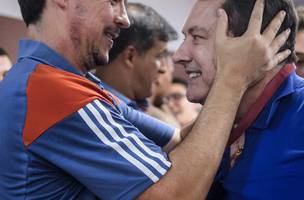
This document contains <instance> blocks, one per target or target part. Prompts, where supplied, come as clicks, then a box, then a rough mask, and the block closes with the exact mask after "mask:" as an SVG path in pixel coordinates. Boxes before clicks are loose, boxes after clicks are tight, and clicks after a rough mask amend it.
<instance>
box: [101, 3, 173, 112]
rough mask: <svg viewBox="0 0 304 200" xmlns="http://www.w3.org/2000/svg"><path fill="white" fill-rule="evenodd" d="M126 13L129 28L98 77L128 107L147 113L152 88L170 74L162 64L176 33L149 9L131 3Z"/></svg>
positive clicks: (123, 33) (117, 42)
mask: <svg viewBox="0 0 304 200" xmlns="http://www.w3.org/2000/svg"><path fill="white" fill-rule="evenodd" d="M127 12H128V16H129V19H130V28H128V29H125V30H122V31H121V33H120V36H119V37H118V38H117V39H116V40H115V43H114V45H113V48H112V49H111V50H110V55H109V57H110V60H109V63H108V64H107V65H105V66H102V67H100V68H98V69H97V72H96V76H97V77H98V78H100V79H101V80H102V82H104V83H105V84H104V87H105V88H106V89H107V90H109V91H110V92H112V93H113V94H115V95H116V96H117V97H118V98H119V99H121V100H122V101H124V102H125V103H126V104H127V105H129V106H131V107H133V108H135V109H137V110H146V109H147V107H148V102H147V99H146V98H147V97H149V96H151V95H152V84H153V83H154V82H156V81H157V79H158V76H159V74H161V73H164V72H165V71H166V70H167V69H166V68H165V66H164V65H163V61H162V60H163V57H164V56H165V55H166V53H167V51H168V50H167V43H168V42H169V41H172V40H175V39H177V32H176V31H175V30H174V28H173V27H172V26H171V25H169V24H168V22H167V21H166V20H165V19H164V18H163V17H162V16H160V15H159V14H158V13H157V12H156V11H155V10H154V9H152V8H151V7H149V6H146V5H143V4H139V3H128V5H127ZM112 74H115V76H112Z"/></svg>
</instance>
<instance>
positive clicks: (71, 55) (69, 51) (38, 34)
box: [28, 24, 86, 74]
mask: <svg viewBox="0 0 304 200" xmlns="http://www.w3.org/2000/svg"><path fill="white" fill-rule="evenodd" d="M51 29H52V28H51V27H44V25H43V24H39V25H30V26H29V28H28V35H29V37H30V39H33V40H36V41H39V42H42V43H44V44H46V45H47V46H49V47H50V48H52V49H53V50H55V51H56V52H57V53H58V54H60V55H61V56H62V57H64V58H65V59H66V60H67V61H68V62H69V63H70V64H71V65H72V66H74V67H75V68H76V69H77V70H78V71H80V72H81V73H83V74H85V73H86V70H85V69H84V68H82V67H81V65H80V64H79V63H78V62H77V59H75V58H77V57H78V56H77V55H76V54H77V52H76V50H75V49H74V48H73V44H72V41H71V40H70V39H67V38H68V37H66V36H65V33H64V32H62V31H60V30H58V31H56V27H54V28H53V30H52V31H48V30H51ZM54 32H55V33H56V34H53V33H54ZM58 36H59V37H58Z"/></svg>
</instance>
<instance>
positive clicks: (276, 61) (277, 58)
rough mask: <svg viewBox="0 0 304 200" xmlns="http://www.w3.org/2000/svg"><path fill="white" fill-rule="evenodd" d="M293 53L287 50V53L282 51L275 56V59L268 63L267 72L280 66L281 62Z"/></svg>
mask: <svg viewBox="0 0 304 200" xmlns="http://www.w3.org/2000/svg"><path fill="white" fill-rule="evenodd" d="M290 53H291V51H290V50H289V49H286V50H285V51H282V52H280V53H278V54H276V55H275V56H274V58H273V59H271V61H270V62H269V63H268V66H267V70H271V69H273V68H275V67H276V66H278V65H279V64H280V63H281V62H283V61H284V60H285V59H286V58H288V56H289V55H290Z"/></svg>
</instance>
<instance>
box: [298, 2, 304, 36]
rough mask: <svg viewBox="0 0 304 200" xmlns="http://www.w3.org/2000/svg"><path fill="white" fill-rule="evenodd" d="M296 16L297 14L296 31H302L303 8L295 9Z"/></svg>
mask: <svg viewBox="0 0 304 200" xmlns="http://www.w3.org/2000/svg"><path fill="white" fill-rule="evenodd" d="M297 14H298V20H299V21H298V31H303V30H304V6H298V7H297Z"/></svg>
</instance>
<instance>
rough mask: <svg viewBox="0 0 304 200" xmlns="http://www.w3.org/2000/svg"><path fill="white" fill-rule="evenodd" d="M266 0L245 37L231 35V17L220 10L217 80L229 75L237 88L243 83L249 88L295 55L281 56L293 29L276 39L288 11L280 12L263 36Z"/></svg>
mask: <svg viewBox="0 0 304 200" xmlns="http://www.w3.org/2000/svg"><path fill="white" fill-rule="evenodd" d="M264 1H265V0H257V1H256V4H255V7H254V9H253V11H252V15H251V18H250V22H249V25H248V29H247V31H246V32H245V33H244V34H243V35H242V36H241V37H230V36H228V35H227V30H228V17H227V14H226V12H225V11H224V10H223V9H220V10H219V11H218V14H219V18H218V22H217V29H216V42H215V49H216V61H215V62H216V66H217V78H218V77H221V76H225V77H227V78H228V79H229V82H230V83H232V84H233V86H238V85H240V84H241V85H242V86H244V87H246V88H248V87H249V86H251V85H253V84H254V83H256V82H257V81H259V80H260V79H262V78H263V77H264V76H265V75H266V73H267V72H268V71H270V70H272V69H273V68H275V67H276V66H278V64H279V63H281V62H282V61H283V60H285V59H286V58H287V57H288V56H289V54H290V53H291V51H290V50H285V51H283V52H280V53H278V51H279V50H280V48H281V46H282V45H284V43H285V42H286V40H287V39H288V37H289V34H290V29H288V30H286V31H284V32H283V33H281V34H280V35H278V36H277V37H275V36H276V34H277V32H278V31H279V29H280V26H281V24H282V23H283V20H284V18H285V15H286V14H285V12H284V11H281V12H279V13H278V14H277V16H276V17H275V18H274V19H273V20H272V22H271V23H270V25H269V26H268V27H267V28H266V29H265V31H264V32H263V33H262V34H260V33H261V27H262V21H263V11H264V6H265V5H264V4H265V3H264Z"/></svg>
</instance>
